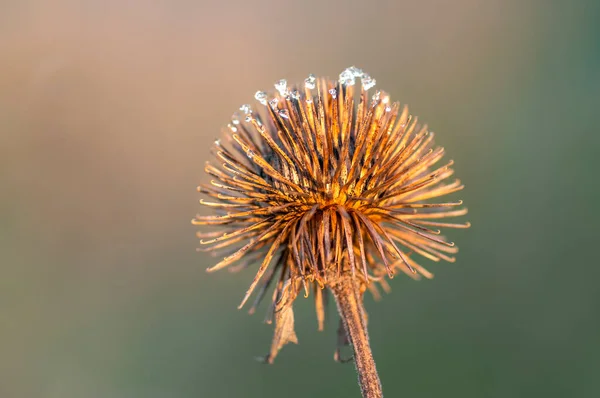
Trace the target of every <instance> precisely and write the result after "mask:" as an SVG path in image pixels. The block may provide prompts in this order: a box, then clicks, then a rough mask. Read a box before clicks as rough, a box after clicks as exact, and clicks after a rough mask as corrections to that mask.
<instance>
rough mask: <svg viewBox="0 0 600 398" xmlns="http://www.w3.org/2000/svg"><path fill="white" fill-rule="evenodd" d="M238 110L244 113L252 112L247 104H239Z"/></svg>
mask: <svg viewBox="0 0 600 398" xmlns="http://www.w3.org/2000/svg"><path fill="white" fill-rule="evenodd" d="M240 111H242V112H244V115H249V114H251V113H252V107H251V106H250V105H248V104H244V105H242V106H240Z"/></svg>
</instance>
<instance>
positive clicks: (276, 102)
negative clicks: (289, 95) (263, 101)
mask: <svg viewBox="0 0 600 398" xmlns="http://www.w3.org/2000/svg"><path fill="white" fill-rule="evenodd" d="M278 103H279V100H278V99H277V98H273V99H272V100H270V101H269V105H271V108H273V109H277V104H278Z"/></svg>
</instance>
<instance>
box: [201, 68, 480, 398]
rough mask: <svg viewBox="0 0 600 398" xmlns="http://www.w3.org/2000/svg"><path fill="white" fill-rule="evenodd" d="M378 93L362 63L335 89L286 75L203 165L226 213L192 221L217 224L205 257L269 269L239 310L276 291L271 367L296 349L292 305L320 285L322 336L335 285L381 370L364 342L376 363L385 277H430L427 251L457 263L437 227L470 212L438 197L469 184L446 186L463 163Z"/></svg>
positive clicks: (211, 201) (206, 239) (235, 121)
mask: <svg viewBox="0 0 600 398" xmlns="http://www.w3.org/2000/svg"><path fill="white" fill-rule="evenodd" d="M359 81H360V83H361V86H360V88H358V86H357V84H356V83H357V82H359ZM374 86H375V80H374V79H372V78H371V77H370V76H369V75H367V74H366V73H364V72H362V71H361V70H360V69H358V68H355V67H350V68H348V69H346V70H344V71H343V72H342V73H341V74H340V76H339V79H338V80H337V81H335V80H329V79H325V78H316V77H315V76H313V75H309V77H308V78H307V79H306V80H305V81H304V82H303V84H299V85H292V86H289V85H288V84H287V82H286V81H285V80H279V81H278V82H277V83H275V88H276V90H275V91H273V92H270V93H267V92H262V91H258V92H257V93H256V94H255V99H256V101H257V102H258V104H257V105H256V106H251V105H243V106H242V107H241V108H240V112H238V113H236V114H234V116H233V117H232V120H231V122H230V124H228V125H227V128H226V129H225V131H224V133H223V137H222V140H217V141H216V142H215V144H214V146H213V155H214V157H215V161H214V162H209V163H207V165H206V168H205V170H206V172H207V173H208V174H210V176H211V177H212V180H211V181H210V184H204V185H201V186H200V187H199V188H198V190H199V191H200V192H202V193H203V194H205V195H207V196H208V197H209V198H208V199H207V200H201V203H202V204H203V205H205V206H209V207H212V208H213V209H214V211H215V212H216V215H211V216H197V217H196V218H195V219H194V220H193V221H192V222H193V224H195V225H202V226H211V227H215V228H218V230H217V231H211V232H202V233H199V234H198V236H199V237H200V238H201V241H200V243H201V244H202V245H209V246H208V247H207V248H203V249H200V250H207V251H211V252H212V253H213V254H216V253H220V255H222V256H223V259H222V260H221V261H219V262H218V263H217V264H216V265H214V266H213V267H211V268H209V269H208V271H210V272H212V271H216V270H219V269H222V268H225V267H230V270H232V271H237V270H241V269H244V268H247V267H249V266H258V270H257V272H256V275H255V277H254V279H253V281H252V283H251V284H250V287H249V289H248V291H247V292H246V294H245V296H244V297H243V300H242V302H241V304H240V308H241V307H242V306H243V305H244V304H245V303H246V301H247V300H248V299H249V297H250V296H251V294H252V293H253V292H254V291H255V290H256V291H257V297H256V300H255V302H254V304H253V305H252V307H251V309H250V311H251V312H253V311H254V309H255V308H256V306H257V305H258V303H259V302H260V301H261V299H262V297H263V296H264V294H265V293H266V291H267V290H268V289H269V287H270V286H274V289H273V290H274V291H273V295H272V299H271V305H270V308H269V313H270V315H269V316H268V319H270V318H271V316H272V315H273V314H275V321H276V330H275V337H274V340H273V345H272V347H271V351H270V354H269V355H268V356H267V360H268V361H269V362H270V361H272V360H273V359H274V357H275V355H276V354H277V352H278V350H279V349H280V348H281V346H283V345H284V344H285V343H286V342H289V341H293V342H296V336H295V334H294V331H293V313H292V311H291V306H292V304H293V301H294V299H295V298H296V297H297V295H298V293H299V292H300V291H302V290H303V291H304V293H305V296H308V295H309V292H310V291H311V290H313V291H314V296H315V300H316V311H317V319H318V323H319V329H322V328H323V320H324V307H325V301H326V297H327V292H328V291H330V292H331V293H333V295H334V297H335V299H336V302H337V304H338V309H339V310H340V314H341V317H342V320H343V321H344V325H345V330H346V335H343V336H342V337H343V340H346V338H347V339H348V340H347V341H349V342H350V343H351V344H352V346H353V348H354V352H355V361H356V364H357V368H359V376H360V374H361V369H360V367H361V362H364V361H366V364H363V365H364V366H366V367H367V368H368V367H369V366H371V365H370V362H369V358H366V360H364V361H363V359H362V358H360V356H365V355H366V354H364V352H359V351H361V349H360V347H357V346H360V345H361V344H363V343H366V345H367V347H366V349H367V351H368V355H366V356H370V350H368V336H367V335H366V320H365V316H364V309H363V308H362V293H363V292H364V290H365V289H366V288H369V289H370V290H372V291H373V292H374V294H376V295H378V292H377V288H376V283H380V284H382V287H383V288H384V289H387V282H386V281H385V276H386V275H387V276H389V277H390V278H391V277H392V276H393V275H394V273H395V272H396V271H397V270H401V271H403V272H404V273H406V274H408V275H409V276H411V277H412V278H415V279H418V278H419V277H420V276H421V275H422V276H424V277H426V278H431V277H432V274H431V273H430V272H428V271H427V270H426V269H425V268H423V267H422V266H421V265H420V264H419V263H418V262H417V259H416V257H425V258H427V259H429V260H433V261H439V260H440V259H441V260H445V261H450V262H453V261H454V260H455V259H454V257H453V255H454V254H455V253H456V252H457V250H458V249H457V247H456V246H455V245H454V243H452V242H449V241H448V240H446V238H445V237H444V236H442V235H441V234H440V233H441V231H440V229H439V228H467V227H469V224H468V223H451V222H447V221H446V220H444V219H447V218H451V217H457V216H462V215H465V214H466V213H467V210H466V208H463V207H461V205H462V201H458V202H452V201H444V200H443V199H441V197H443V196H445V195H448V194H450V193H453V192H456V191H459V190H461V189H462V188H463V185H462V184H461V182H460V181H459V180H451V181H449V179H450V177H451V176H452V175H453V173H454V172H453V170H452V169H451V166H452V161H450V162H447V163H445V164H442V165H441V166H439V165H437V164H438V162H439V161H440V160H441V159H442V157H443V155H444V149H443V148H440V147H435V146H434V145H433V133H432V132H430V131H429V130H428V129H427V125H421V124H419V123H418V121H417V118H416V117H412V116H411V115H410V114H409V113H408V109H407V107H406V106H404V107H402V106H400V104H399V103H398V102H391V100H390V97H389V96H388V95H387V94H386V93H385V92H383V91H379V90H376V89H374ZM257 288H258V290H257ZM353 317H354V318H356V319H350V318H353ZM349 324H350V325H349ZM353 328H355V329H357V330H354V331H353V330H352V329H353ZM358 329H363V330H364V333H362V332H361V331H360V330H358ZM356 333H358V334H356ZM361 333H362V334H364V336H361V335H360V334H361ZM361 339H362V340H365V341H361ZM362 351H364V349H363V350H362ZM370 361H371V362H372V357H371V359H370ZM372 366H373V369H372V370H373V371H374V363H373V364H372ZM363 371H364V372H368V369H367V370H364V369H363ZM375 375H376V374H375ZM365 383H366V384H369V380H368V379H365V380H362V379H361V385H362V386H363V394H364V395H365V396H380V395H377V394H378V392H377V391H376V390H377V386H376V385H375V384H377V383H378V380H377V382H373V381H372V382H371V384H373V385H372V386H371V387H369V386H368V385H367V387H365V386H364V384H365ZM369 388H370V389H369ZM380 392H381V391H380V387H379V394H380ZM369 394H371V395H369Z"/></svg>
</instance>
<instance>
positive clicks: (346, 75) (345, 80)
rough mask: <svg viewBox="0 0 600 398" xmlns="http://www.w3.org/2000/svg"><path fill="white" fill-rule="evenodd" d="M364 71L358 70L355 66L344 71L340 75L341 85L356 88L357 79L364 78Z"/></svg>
mask: <svg viewBox="0 0 600 398" xmlns="http://www.w3.org/2000/svg"><path fill="white" fill-rule="evenodd" d="M362 76H363V71H362V70H361V69H358V68H357V67H355V66H351V67H349V68H346V69H344V71H343V72H342V73H340V79H339V82H340V84H344V85H346V86H354V84H355V83H356V78H357V77H362Z"/></svg>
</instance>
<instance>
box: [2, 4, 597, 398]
mask: <svg viewBox="0 0 600 398" xmlns="http://www.w3.org/2000/svg"><path fill="white" fill-rule="evenodd" d="M599 15H600V7H598V2H597V1H590V2H588V3H586V2H583V1H575V2H562V1H544V2H542V1H538V2H535V1H517V0H510V1H485V2H484V1H476V0H459V1H452V2H450V1H442V0H438V1H431V2H420V1H377V2H368V1H357V0H353V1H348V2H344V1H316V0H309V1H298V2H289V3H288V2H270V1H263V0H256V1H237V2H224V1H221V2H208V1H200V2H198V1H184V0H177V1H150V2H139V3H137V2H134V1H125V2H123V1H58V2H42V1H34V0H30V1H3V2H2V3H1V4H0V184H1V188H0V267H1V268H0V271H1V276H0V397H2V398H38V397H39V398H42V397H43V398H59V397H60V398H71V397H72V398H94V397H111V398H133V397H143V398H154V397H173V398H192V397H194V398H195V397H306V396H311V397H346V396H350V397H354V396H358V394H359V393H358V387H357V385H356V382H355V380H356V379H355V373H354V367H353V365H352V364H346V365H341V364H338V363H335V362H334V361H333V359H332V356H333V351H334V348H335V341H336V340H335V339H336V334H335V331H336V328H337V315H336V314H335V312H334V311H333V308H330V312H329V313H330V315H331V318H330V320H329V322H328V324H327V326H326V330H325V332H317V330H316V329H317V327H316V326H317V324H316V319H315V316H314V314H313V301H312V299H308V300H304V299H299V301H298V304H297V306H296V308H297V310H296V314H297V315H296V316H297V318H296V325H297V333H298V337H299V341H300V344H299V345H298V346H296V345H293V344H291V345H288V346H286V347H284V349H283V350H282V351H281V353H280V355H279V356H278V357H277V360H276V362H275V364H274V365H273V366H267V365H262V364H260V363H257V362H255V361H254V360H253V357H255V356H258V355H264V354H265V353H266V352H267V351H268V348H269V344H270V340H271V336H272V326H270V325H265V324H263V323H262V320H263V312H262V311H259V312H258V314H256V315H254V316H248V315H247V314H246V312H245V311H237V310H236V306H237V305H238V303H239V301H240V299H241V297H242V295H243V293H244V292H245V289H246V288H247V286H248V284H249V283H250V281H251V278H252V277H253V275H254V274H253V272H252V271H251V270H248V272H243V273H241V274H237V275H231V274H229V273H228V272H221V273H217V274H211V275H208V274H206V273H205V268H206V267H207V266H208V265H210V264H211V262H212V260H211V259H210V258H209V257H208V256H206V255H203V254H198V253H196V252H195V248H196V246H197V240H196V237H195V231H196V229H195V227H193V226H191V225H190V220H191V218H192V217H193V216H194V215H195V214H196V213H197V212H198V211H201V209H200V206H199V205H198V203H197V201H198V199H199V196H198V194H197V193H196V185H197V184H198V183H200V182H203V181H206V177H204V173H203V166H204V162H205V160H207V158H208V148H209V146H210V144H212V142H213V140H214V139H215V138H217V137H218V136H219V134H220V129H221V127H223V126H224V125H225V124H226V123H227V122H228V119H229V117H230V115H231V114H232V113H233V111H234V110H236V109H237V108H238V107H239V105H240V104H242V103H246V102H250V101H251V100H252V97H253V94H254V92H255V91H256V90H258V89H271V88H272V84H273V82H274V81H275V80H277V79H279V78H287V79H288V81H290V82H292V81H299V80H301V79H304V78H305V77H306V76H307V74H308V73H315V74H317V75H328V76H333V77H335V76H337V75H338V73H339V72H340V71H341V70H343V69H344V68H345V67H347V66H350V65H356V66H358V67H361V68H363V69H364V70H365V71H367V72H369V73H370V74H371V75H372V76H373V77H375V78H376V79H377V83H378V87H379V88H382V89H385V90H386V91H388V92H389V93H391V95H392V98H393V99H397V100H399V101H401V102H403V103H408V104H409V105H410V106H411V111H412V113H413V114H416V115H419V116H420V117H421V118H422V119H423V120H426V121H428V122H429V124H430V126H431V128H432V129H433V130H434V131H436V132H437V142H438V143H439V144H441V145H443V146H444V147H446V149H447V152H448V153H449V156H450V157H451V158H453V159H454V160H455V161H456V167H455V168H456V171H457V175H458V176H459V177H460V178H461V179H462V180H463V181H464V182H465V183H466V185H467V189H466V190H465V191H464V192H463V193H462V198H463V199H464V200H465V202H466V204H467V205H468V206H469V209H470V213H469V220H470V221H471V222H472V224H473V227H472V228H471V229H470V230H466V231H460V230H459V231H450V237H451V238H452V239H453V240H455V241H456V242H458V244H459V246H460V247H461V252H460V253H459V256H458V261H457V263H456V264H444V263H439V264H427V265H428V268H429V269H430V270H431V271H433V272H434V273H435V274H436V278H435V279H434V280H432V281H422V282H414V281H412V280H410V279H409V278H406V277H398V278H396V279H394V280H393V281H392V283H391V285H392V288H393V292H392V294H390V295H387V296H385V297H384V299H383V300H382V301H381V302H379V303H375V302H374V301H373V300H372V298H370V297H369V298H368V299H367V304H366V306H367V310H368V311H369V314H370V334H371V339H372V346H373V350H374V354H375V357H376V359H377V363H378V368H379V370H380V373H381V378H382V380H383V385H384V391H385V393H386V396H388V397H437V396H445V397H461V398H465V397H477V398H480V397H503V398H504V397H528V398H531V397H598V396H600V377H598V375H599V372H600V332H599V329H600V305H599V304H600V288H599V287H598V278H599V277H600V272H599V270H598V268H599V265H600V264H599V262H598V255H597V248H596V249H594V245H597V244H598V243H597V240H598V238H599V236H598V232H597V228H596V227H595V224H596V223H594V222H593V221H598V218H599V215H600V211H599V210H598V208H597V207H592V205H596V206H597V204H598V202H599V201H600V187H599V184H598V177H597V171H598V165H597V163H596V162H594V160H595V159H593V158H594V157H597V156H598V151H599V150H600V138H599V131H598V127H597V123H596V122H597V114H598V107H599V105H600V101H599V99H600V72H599V71H600V45H599V43H600V25H599V24H598V17H599ZM594 163H595V164H596V165H595V166H594ZM592 225H594V228H592ZM263 309H264V308H263Z"/></svg>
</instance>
